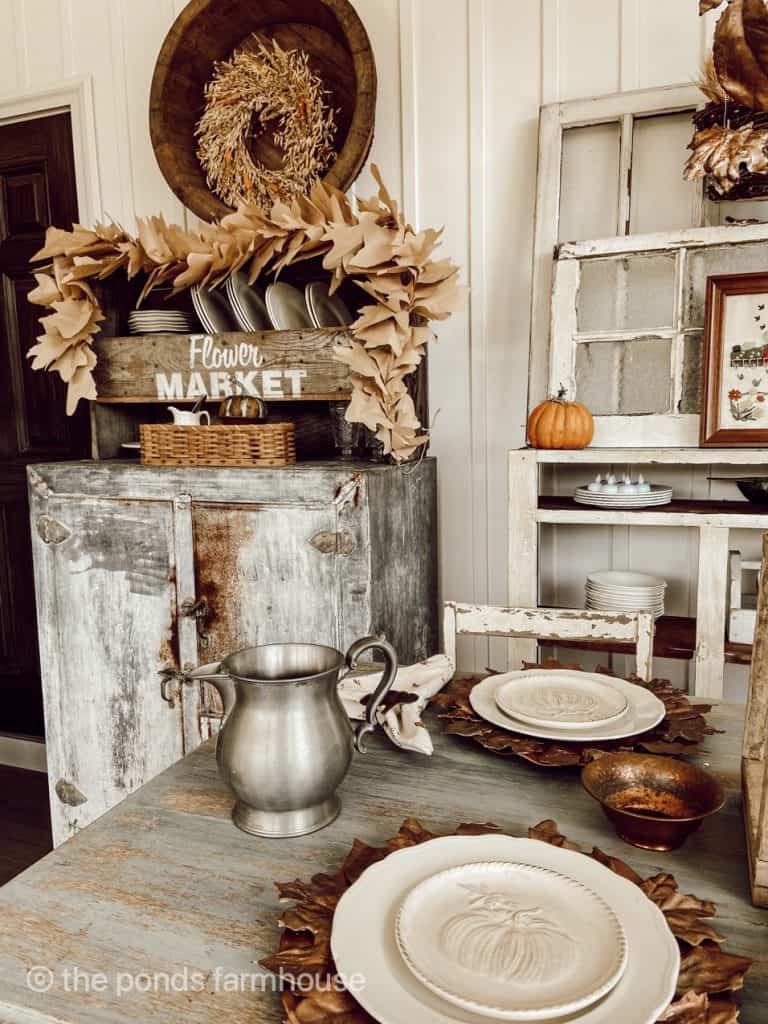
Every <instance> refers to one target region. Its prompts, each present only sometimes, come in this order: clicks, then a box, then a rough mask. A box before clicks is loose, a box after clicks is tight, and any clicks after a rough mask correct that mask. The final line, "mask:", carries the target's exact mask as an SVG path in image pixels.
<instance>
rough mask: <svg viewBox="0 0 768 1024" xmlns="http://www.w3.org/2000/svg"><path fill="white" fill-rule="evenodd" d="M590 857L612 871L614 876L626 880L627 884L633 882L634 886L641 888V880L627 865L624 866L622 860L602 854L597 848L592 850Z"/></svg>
mask: <svg viewBox="0 0 768 1024" xmlns="http://www.w3.org/2000/svg"><path fill="white" fill-rule="evenodd" d="M592 857H593V858H594V859H595V860H596V861H599V862H600V863H601V864H603V865H605V867H607V868H608V869H609V870H610V871H613V873H614V874H616V875H621V877H622V878H626V879H627V881H628V882H633V883H634V884H635V885H640V886H642V884H643V880H642V878H641V877H640V875H638V873H637V872H636V871H635V870H634V868H631V867H630V866H629V864H625V863H624V861H623V860H619V858H618V857H611V856H610V855H609V854H607V853H603V851H602V850H600V849H598V847H597V846H595V847H593V849H592Z"/></svg>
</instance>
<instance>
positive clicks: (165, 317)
mask: <svg viewBox="0 0 768 1024" xmlns="http://www.w3.org/2000/svg"><path fill="white" fill-rule="evenodd" d="M128 330H129V331H130V332H131V334H190V333H191V332H192V331H195V330H197V324H196V323H195V318H194V317H193V316H192V314H191V313H184V312H183V311H182V310H180V309H134V310H133V311H132V312H131V313H129V314H128Z"/></svg>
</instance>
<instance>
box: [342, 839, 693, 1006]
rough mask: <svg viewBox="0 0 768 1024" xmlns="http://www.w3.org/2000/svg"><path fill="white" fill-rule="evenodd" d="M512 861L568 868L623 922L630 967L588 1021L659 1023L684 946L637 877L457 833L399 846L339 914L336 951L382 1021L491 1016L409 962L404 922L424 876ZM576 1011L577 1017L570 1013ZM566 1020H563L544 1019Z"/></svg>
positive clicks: (515, 843)
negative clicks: (435, 986) (398, 930)
mask: <svg viewBox="0 0 768 1024" xmlns="http://www.w3.org/2000/svg"><path fill="white" fill-rule="evenodd" d="M497 861H506V862H509V863H518V864H530V865H532V866H537V867H541V868H547V869H549V870H550V871H553V872H557V873H559V874H561V875H566V876H567V877H568V878H572V879H575V880H576V881H577V882H580V883H581V884H582V885H584V886H586V887H587V889H590V890H591V891H592V892H594V893H596V894H597V895H598V896H600V897H602V898H603V899H604V900H605V902H606V903H607V904H608V905H609V906H610V907H611V908H612V909H613V911H614V913H615V914H616V917H617V918H618V919H619V921H620V922H621V926H622V928H623V929H624V932H625V935H626V942H627V966H626V969H625V971H624V973H623V974H622V976H621V977H620V978H619V980H618V983H617V984H616V985H615V986H614V987H613V988H612V989H611V990H610V991H609V992H608V993H607V994H606V995H605V996H603V998H602V999H600V1000H598V1001H597V1002H595V1003H592V1004H591V1005H590V1006H588V1007H587V1008H585V1009H583V1010H581V1011H580V1012H579V1014H578V1018H577V1019H578V1021H579V1024H617V1022H619V1024H624V1022H626V1024H653V1022H654V1021H656V1020H657V1019H658V1018H659V1016H660V1014H661V1013H662V1011H663V1010H665V1009H666V1007H667V1006H669V1003H670V1002H671V1000H672V998H673V996H674V992H675V985H676V982H677V977H678V971H679V967H680V951H679V948H678V945H677V941H676V940H675V938H674V936H673V935H672V932H671V931H670V930H669V927H668V925H667V922H666V920H665V919H664V916H663V914H662V913H661V911H660V910H659V909H658V907H656V906H655V905H654V904H653V903H652V902H651V901H650V900H649V899H648V897H647V896H646V895H645V893H644V892H643V891H642V889H641V888H640V887H639V886H637V885H635V884H634V883H633V882H629V881H627V879H625V878H622V877H620V876H619V875H616V874H614V873H613V872H611V871H608V870H607V868H605V867H603V865H602V864H599V863H598V862H597V861H593V860H590V858H589V857H585V856H584V855H583V854H579V853H574V852H573V851H571V850H564V849H560V848H559V847H555V846H550V845H548V844H547V843H540V842H539V841H538V840H535V839H515V838H511V837H509V836H499V835H490V836H479V837H478V836H469V837H468V836H449V837H446V838H442V839H433V840H432V841H431V842H428V843H423V844H421V845H419V846H415V847H410V848H408V849H404V850H399V851H397V852H396V853H392V854H390V855H389V856H388V857H386V858H385V859H384V860H381V861H379V862H378V863H376V864H373V865H372V866H371V867H369V868H368V869H367V870H366V871H364V872H363V874H362V875H361V876H360V878H359V879H358V880H357V881H356V882H355V883H354V885H352V886H351V887H350V888H349V889H347V891H346V892H345V893H344V895H343V896H342V897H341V900H340V901H339V904H338V906H337V908H336V912H335V914H334V917H333V928H332V932H331V953H332V956H333V961H334V964H335V966H336V970H337V971H338V973H339V975H340V976H341V977H342V978H348V979H352V978H355V980H356V981H358V980H361V981H364V983H361V984H360V985H359V986H358V987H356V988H355V989H354V997H355V999H356V1000H357V1002H358V1003H360V1004H361V1006H362V1007H363V1008H364V1009H365V1010H367V1011H368V1013H369V1014H370V1015H371V1016H372V1017H373V1018H374V1020H376V1021H378V1022H379V1024H457V1022H460V1024H488V1020H489V1017H488V1015H487V1014H479V1013H477V1012H473V1011H471V1010H468V1009H465V1008H459V1007H458V1006H457V1005H456V1004H455V1003H452V1002H449V1001H448V1000H447V999H445V998H444V997H443V996H439V995H437V993H435V992H433V991H432V990H431V989H429V988H428V987H427V986H426V985H424V984H423V983H422V982H421V981H420V980H419V979H418V978H417V977H416V975H415V974H413V972H412V971H411V970H410V969H409V968H408V967H407V966H406V964H405V962H404V960H403V957H402V956H401V954H400V952H399V950H398V946H397V942H396V938H395V923H396V920H397V915H398V913H399V910H400V907H401V906H402V904H403V901H404V900H405V899H406V898H407V896H408V894H409V893H410V892H412V890H413V889H414V888H415V887H416V886H418V885H419V884H420V883H421V882H424V881H426V880H427V879H430V878H432V877H433V876H434V875H436V874H438V873H440V872H442V871H445V870H447V869H449V868H456V867H460V866H461V865H466V864H473V863H488V862H497ZM566 1019H567V1018H566ZM543 1020H547V1024H549V1021H555V1020H556V1021H558V1024H561V1022H562V1024H564V1021H562V1018H557V1017H549V1018H544V1019H541V1018H540V1019H539V1024H543Z"/></svg>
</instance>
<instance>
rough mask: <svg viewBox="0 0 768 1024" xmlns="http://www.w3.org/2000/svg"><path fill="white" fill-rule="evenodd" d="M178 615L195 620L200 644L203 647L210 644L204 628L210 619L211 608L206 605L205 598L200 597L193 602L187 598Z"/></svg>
mask: <svg viewBox="0 0 768 1024" xmlns="http://www.w3.org/2000/svg"><path fill="white" fill-rule="evenodd" d="M179 614H180V615H181V616H182V618H184V619H195V620H196V622H197V635H198V638H199V640H200V644H201V646H203V647H207V646H208V644H209V643H210V637H209V636H208V634H207V633H206V632H205V629H204V626H205V623H206V621H207V620H208V619H209V618H210V617H211V606H210V605H209V604H208V600H207V598H205V597H201V598H198V600H197V601H193V600H192V598H188V599H187V600H186V601H184V603H183V604H182V606H181V608H180V609H179Z"/></svg>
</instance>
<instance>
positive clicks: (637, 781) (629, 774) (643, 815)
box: [581, 753, 725, 850]
mask: <svg viewBox="0 0 768 1024" xmlns="http://www.w3.org/2000/svg"><path fill="white" fill-rule="evenodd" d="M581 782H582V785H583V786H584V788H585V789H586V791H587V792H588V793H589V795H590V796H592V797H594V798H595V800H597V801H598V802H599V803H600V804H601V805H602V808H603V810H604V811H605V814H606V816H607V817H608V819H609V820H610V821H611V822H612V823H613V825H614V827H615V829H616V831H617V832H618V834H619V836H620V837H621V838H622V839H623V840H624V841H625V842H627V843H631V844H632V845H633V846H639V847H640V848H641V849H643V850H676V849H677V848H678V847H680V846H682V845H683V843H684V842H685V840H686V839H687V838H688V836H689V835H691V833H693V832H695V831H696V830H697V829H698V828H700V827H701V823H702V821H703V820H704V818H708V817H709V816H710V815H711V814H716V813H717V812H718V811H719V810H720V809H721V808H722V806H723V804H724V803H725V791H724V790H723V787H722V786H721V785H720V783H719V782H718V780H717V779H716V778H715V777H714V775H710V774H709V772H705V771H703V770H702V769H701V768H696V767H695V766H694V765H692V764H688V763H687V762H685V761H678V760H677V759H676V758H674V757H657V756H656V755H654V754H624V753H618V754H606V755H605V756H603V757H600V758H598V759H597V760H596V761H592V762H591V763H590V764H588V765H586V766H585V768H584V769H583V771H582V773H581Z"/></svg>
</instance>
